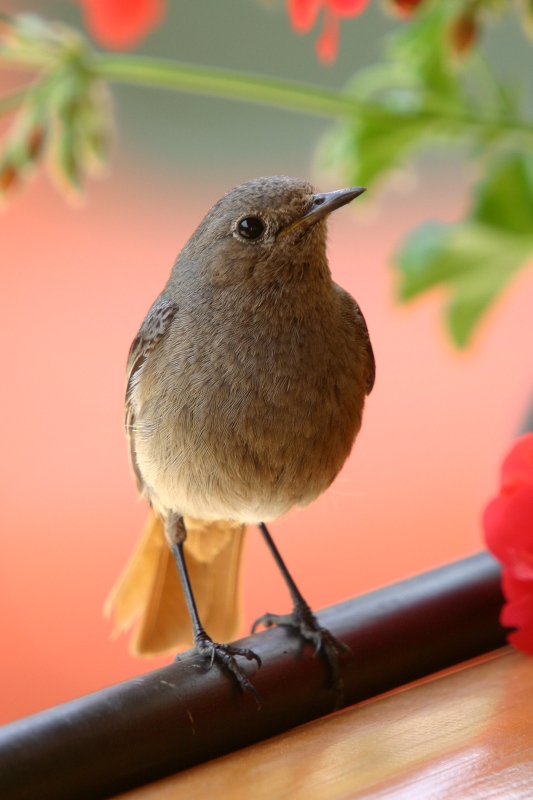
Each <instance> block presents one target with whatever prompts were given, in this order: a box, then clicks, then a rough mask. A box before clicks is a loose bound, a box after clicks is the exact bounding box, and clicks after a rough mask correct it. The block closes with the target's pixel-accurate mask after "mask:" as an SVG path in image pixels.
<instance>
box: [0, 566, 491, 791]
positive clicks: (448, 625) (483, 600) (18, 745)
mask: <svg viewBox="0 0 533 800" xmlns="http://www.w3.org/2000/svg"><path fill="white" fill-rule="evenodd" d="M502 602H503V598H502V595H501V590H500V574H499V567H498V565H497V564H496V562H495V561H493V560H492V558H491V557H490V556H489V555H488V554H486V553H480V554H479V555H476V556H472V557H471V558H467V559H465V560H463V561H458V562H456V563H453V564H450V565H448V566H445V567H442V568H440V569H437V570H433V571H432V572H428V573H425V574H423V575H419V576H417V577H415V578H411V579H409V580H406V581H402V582H400V583H397V584H394V585H393V586H388V587H386V588H384V589H380V590H378V591H375V592H371V593H370V594H367V595H363V596H362V597H357V598H355V599H353V600H348V601H346V602H345V603H340V604H339V605H336V606H332V607H331V608H328V609H325V610H324V611H322V612H320V613H319V614H318V617H319V619H320V621H321V623H322V624H323V625H324V626H326V627H328V628H329V629H330V630H331V631H332V632H333V633H334V634H335V635H336V636H337V637H338V638H340V639H341V640H342V641H344V642H346V644H348V645H349V646H350V647H351V649H352V650H353V653H354V655H355V661H354V663H353V664H350V663H349V662H348V663H347V664H346V665H345V666H344V669H343V678H344V682H345V687H346V697H345V703H346V705H351V704H353V703H357V702H359V701H361V700H363V699H366V698H369V697H372V696H374V695H377V694H381V693H382V692H385V691H387V690H389V689H393V688H395V687H398V686H402V685H403V684H405V683H408V682H410V681H413V680H416V679H417V678H421V677H423V676H425V675H429V674H431V673H433V672H436V671H437V670H440V669H443V668H445V667H448V666H451V665H453V664H457V663H460V662H461V661H464V660H466V659H469V658H473V657H474V656H477V655H480V654H481V653H485V652H488V651H490V650H493V649H495V648H497V647H500V646H502V645H503V644H505V633H504V631H503V630H502V628H501V627H500V625H499V622H498V617H499V612H500V608H501V605H502ZM241 645H242V646H245V647H252V648H253V649H254V650H255V651H256V652H257V653H258V655H259V656H260V657H261V659H262V662H263V666H262V668H261V669H260V670H258V671H257V672H255V673H254V670H255V667H254V665H253V664H250V665H249V669H250V674H251V679H252V680H253V683H254V685H255V686H256V687H257V690H258V691H259V693H260V695H261V700H262V703H261V708H258V707H257V704H256V702H255V699H254V697H253V696H252V695H251V694H240V693H239V692H238V690H237V689H236V688H235V686H234V684H233V682H232V681H231V680H230V679H229V678H228V676H226V675H224V674H222V673H221V672H220V671H219V669H218V667H216V666H215V667H213V668H212V669H211V670H210V671H206V669H205V668H204V666H203V665H202V663H201V662H200V661H199V660H198V658H197V657H196V656H195V655H194V654H192V653H190V652H189V653H185V654H183V655H182V656H181V657H180V660H179V662H176V663H174V664H171V665H169V666H168V667H164V668H163V669H159V670H156V671H155V672H151V673H148V674H146V675H143V676H142V677H140V678H135V679H133V680H129V681H126V682H124V683H121V684H118V685H117V686H111V687H110V688H108V689H104V690H102V691H100V692H95V693H94V694H91V695H88V696H86V697H82V698H80V699H79V700H74V701H73V702H70V703H65V704H64V705H62V706H58V707H56V708H52V709H50V710H48V711H44V712H42V713H40V714H36V715H35V716H32V717H28V718H26V719H23V720H20V721H18V722H14V723H12V724H10V725H6V726H4V727H3V728H1V729H0V797H1V798H2V800H37V798H38V800H101V799H102V798H107V797H111V796H113V795H115V794H118V793H119V792H122V791H126V790H127V789H130V788H133V787H135V786H139V785H141V784H143V783H147V782H149V781H152V780H155V779H157V778H161V777H163V776H165V775H168V774H170V773H172V772H175V771H177V770H181V769H185V768H186V767H190V766H192V765H194V764H198V763H200V762H202V761H206V760H208V759H211V758H214V757H216V756H220V755H222V754H224V753H228V752H230V751H232V750H236V749H238V748H240V747H244V746H245V745H249V744H252V743H254V742H257V741H260V740H261V739H265V738H267V737H269V736H273V735H274V734H277V733H280V732H281V731H284V730H287V729H289V728H291V727H294V726H296V725H299V724H301V723H303V722H307V721H309V720H311V719H314V718H316V717H319V716H322V715H324V714H327V713H328V712H330V711H331V710H332V707H333V702H334V698H333V693H332V691H331V689H330V688H329V687H328V680H327V671H326V668H325V666H324V663H323V661H322V659H321V658H320V656H318V657H313V653H312V650H310V649H308V648H307V647H305V649H302V643H301V641H300V639H299V638H298V637H297V636H296V635H294V634H292V633H290V632H288V631H287V630H285V629H271V630H267V631H264V632H262V633H259V634H256V635H255V636H253V637H248V638H246V639H243V640H242V642H241ZM252 673H253V674H252ZM38 679H39V675H38V665H36V680H38Z"/></svg>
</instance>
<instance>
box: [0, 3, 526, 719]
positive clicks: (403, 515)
mask: <svg viewBox="0 0 533 800" xmlns="http://www.w3.org/2000/svg"><path fill="white" fill-rule="evenodd" d="M2 6H3V10H4V11H7V12H12V11H13V12H14V11H21V10H33V11H38V12H39V13H40V14H42V15H43V16H45V17H48V18H51V19H62V20H64V21H66V22H69V23H72V24H74V25H77V26H80V27H81V26H82V20H81V12H80V8H79V7H78V6H77V5H76V4H72V3H67V2H59V0H57V1H55V2H54V1H51V2H33V3H32V2H27V3H21V2H7V3H3V4H2ZM401 24H404V23H402V22H401V21H399V20H398V19H396V18H394V17H393V16H390V15H386V14H384V13H383V11H382V9H381V8H380V6H379V4H377V3H371V5H370V6H369V8H368V10H367V11H366V12H365V14H364V15H363V16H361V17H359V18H356V19H353V20H348V21H345V22H343V24H342V28H341V44H340V51H339V56H338V58H337V61H336V63H335V64H334V65H333V66H331V67H327V68H326V67H324V66H322V65H321V64H319V63H318V62H317V60H316V57H315V53H314V49H313V37H312V36H311V37H310V36H306V37H302V36H296V35H295V34H294V32H293V31H292V30H291V28H290V25H289V22H288V19H287V15H286V13H285V6H284V4H283V3H276V2H267V0H264V2H259V0H257V2H253V0H224V2H223V3H220V2H213V0H211V2H208V1H207V0H204V1H203V2H198V0H179V1H178V0H175V1H171V2H169V3H168V11H167V14H166V17H165V20H164V23H163V24H162V26H161V27H160V28H158V29H157V30H155V31H154V32H153V33H151V34H150V35H149V36H148V37H147V38H146V39H145V40H144V41H143V43H142V44H141V45H140V46H139V48H138V50H139V52H144V53H147V54H159V55H164V56H167V57H169V58H176V59H179V60H183V61H189V62H192V63H198V64H208V65H213V66H221V67H232V68H236V69H246V70H251V71H255V72H261V73H264V74H268V75H271V76H280V77H286V78H293V79H295V80H305V81H309V82H312V83H315V84H322V85H325V86H332V87H340V86H341V85H342V84H343V83H344V82H345V81H346V80H347V79H348V78H349V77H350V76H351V75H352V74H353V72H354V71H355V70H356V69H357V68H358V67H359V66H363V65H366V64H369V63H373V62H374V61H377V60H378V59H379V58H380V56H381V55H382V49H383V39H384V36H385V35H386V34H387V33H388V32H389V31H391V30H393V29H394V28H396V27H398V26H399V25H401ZM487 47H488V48H489V49H490V50H491V53H492V56H493V58H494V59H495V60H496V62H497V63H499V65H500V67H501V69H502V70H503V71H504V72H506V73H507V74H508V75H509V76H511V77H512V76H513V75H515V74H516V75H517V76H519V75H521V74H522V72H523V71H524V69H525V66H524V65H525V64H526V63H529V57H530V56H529V54H530V45H529V44H528V43H527V42H526V41H525V40H524V38H523V35H522V33H521V32H520V31H519V30H518V27H517V25H516V23H515V22H514V20H513V19H512V18H509V19H508V20H507V21H506V22H505V23H504V24H503V25H499V26H498V31H497V35H495V34H491V32H490V31H489V33H488V41H487ZM10 80H11V78H10V76H9V75H6V74H2V75H1V77H0V81H1V82H2V83H1V86H0V88H4V89H5V88H8V87H9V85H10ZM113 102H114V107H115V118H116V141H115V145H114V148H113V154H112V159H111V164H110V169H109V173H108V174H107V175H106V176H103V178H102V180H93V181H91V182H89V184H88V185H87V190H86V195H85V198H84V200H83V202H81V203H78V204H75V205H72V204H70V205H69V204H68V203H66V202H65V199H64V198H63V197H62V196H61V195H60V194H58V193H57V192H56V190H55V188H54V187H53V186H51V185H50V183H49V181H48V180H47V178H46V177H44V176H43V175H42V173H39V174H38V175H37V176H36V177H35V178H34V179H33V180H32V181H31V183H30V184H29V186H28V187H26V188H25V189H24V190H23V191H21V192H20V193H18V194H17V195H16V197H15V198H14V200H13V201H12V202H11V203H10V205H9V206H8V207H6V208H5V209H4V210H3V211H2V212H1V216H0V281H1V284H0V303H1V311H0V327H1V333H0V336H1V341H2V343H3V346H2V370H1V375H2V379H1V386H2V391H1V414H0V441H1V443H2V444H1V458H0V470H1V477H0V486H1V492H2V502H1V504H0V642H1V645H0V651H1V664H2V666H1V675H2V679H1V681H0V722H1V723H3V722H7V721H9V720H12V719H15V718H17V717H21V716H23V715H27V714H30V713H33V712H36V711H39V710H40V709H43V708H46V707H48V706H51V705H55V704H57V703H60V702H64V701H66V700H69V699H72V698H74V697H77V696H79V695H81V694H84V693H87V692H90V691H94V690H96V689H99V688H101V687H104V686H106V685H109V684H111V683H114V682H117V681H121V680H124V679H126V678H129V677H131V676H134V675H137V674H140V673H142V672H144V671H146V670H148V669H153V668H155V667H157V666H159V665H161V664H163V663H168V661H169V659H163V660H150V661H142V660H137V659H134V658H132V657H130V656H129V654H128V651H127V645H128V642H127V636H122V637H120V638H119V639H117V640H113V639H112V638H111V630H112V625H111V622H110V621H109V620H106V619H104V618H103V615H102V606H103V603H104V600H105V598H106V596H107V594H108V592H109V590H110V588H111V587H112V585H113V584H114V582H115V580H116V578H117V576H118V574H119V573H120V571H121V570H122V568H123V566H124V564H125V562H126V560H127V558H128V556H129V553H130V551H131V549H132V547H133V545H134V543H135V541H136V538H137V536H138V534H139V533H140V530H141V527H142V525H143V522H144V520H145V518H146V508H145V505H144V503H143V502H142V501H138V499H137V495H136V490H135V487H134V484H133V481H132V479H131V476H130V473H129V468H128V461H127V455H126V445H125V439H124V432H123V394H124V370H125V362H126V357H127V352H128V348H129V345H130V343H131V340H132V339H133V337H134V336H135V334H136V332H137V330H138V327H139V325H140V323H141V322H142V320H143V318H144V315H145V313H146V311H147V310H148V308H149V306H150V305H151V303H152V301H153V299H154V298H155V296H156V295H157V294H158V293H159V291H160V290H161V288H162V286H163V284H164V282H165V281H166V279H167V276H168V273H169V271H170V268H171V266H172V263H173V261H174V258H175V257H176V255H177V253H178V252H179V250H180V249H181V247H182V246H183V245H184V243H185V242H186V240H187V239H188V237H189V236H190V234H191V233H192V232H193V230H194V229H195V227H196V226H197V224H198V223H199V221H200V220H201V218H202V217H203V216H204V214H205V213H206V212H207V210H208V209H209V208H210V207H211V205H212V204H213V203H214V202H215V201H216V200H217V199H218V198H219V197H220V196H221V195H222V194H223V193H224V192H225V191H227V190H228V189H230V188H232V187H233V186H235V185H237V184H239V183H242V182H243V181H246V180H248V179H250V178H252V177H256V176H258V175H267V174H289V175H294V176H300V177H303V178H307V179H309V180H311V181H312V182H314V183H315V184H318V185H319V187H320V189H322V190H326V189H331V188H339V186H338V184H335V183H334V178H333V176H332V175H330V174H326V173H325V172H323V171H321V169H320V168H319V167H318V166H317V164H316V159H315V149H316V145H317V143H318V141H319V139H320V136H321V135H322V134H323V133H324V132H325V131H326V130H327V129H328V127H329V126H330V125H331V123H328V122H327V121H325V120H320V119H318V118H314V117H311V116H305V115H299V114H296V113H291V112H289V111H277V110H273V109H268V108H261V107H253V106H251V105H247V104H245V103H237V102H230V101H226V100H214V99H209V98H206V97H192V96H185V95H182V94H179V93H173V92H165V91H162V90H155V89H143V88H139V87H132V86H128V87H126V86H113ZM472 178H473V176H472V174H471V173H470V171H469V168H468V167H466V166H465V162H464V160H463V159H462V158H461V156H460V154H457V152H456V153H455V154H451V153H448V152H446V151H445V150H442V151H439V152H435V151H433V152H432V153H428V154H427V155H426V156H424V157H423V158H420V159H418V160H417V161H416V164H415V166H414V167H412V168H410V170H409V171H408V172H406V173H403V174H401V175H399V176H398V178H397V179H395V180H394V181H392V182H388V183H387V184H386V186H385V185H384V186H383V187H382V188H378V189H377V190H376V189H374V190H373V192H372V196H371V197H370V198H368V200H367V202H366V204H363V203H360V204H358V203H354V204H353V206H351V207H350V208H346V209H342V210H341V211H339V212H337V214H335V216H334V218H333V219H332V220H331V224H330V246H329V257H330V265H331V268H332V272H333V275H334V278H335V280H336V281H337V282H338V283H340V284H341V285H342V286H343V287H345V288H346V289H347V290H348V291H349V292H350V293H351V294H353V296H354V297H355V298H356V299H357V300H358V302H359V303H360V305H361V307H362V309H363V312H364V314H365V317H366V320H367V323H368V326H369V329H370V333H371V337H372V342H373V345H374V350H375V354H376V360H377V381H376V386H375V389H374V391H373V393H372V394H371V396H370V397H369V399H368V402H367V409H366V414H365V419H364V424H363V429H362V432H361V434H360V436H359V439H358V441H357V444H356V446H355V448H354V451H353V453H352V456H351V458H350V459H349V461H348V463H347V465H346V467H345V469H344V470H343V472H342V474H341V475H340V476H339V478H338V479H337V481H336V482H335V483H334V485H333V486H332V487H331V489H330V490H329V491H328V492H327V494H326V495H325V496H323V497H322V498H321V499H320V500H319V501H317V502H316V503H314V504H313V505H312V506H311V507H309V508H307V509H305V510H301V511H295V512H292V513H291V514H289V515H288V516H287V517H286V518H284V519H281V520H279V521H277V522H276V523H274V524H272V532H273V534H274V536H275V538H276V540H277V542H278V544H279V547H280V549H281V551H282V553H283V555H284V556H285V557H286V560H287V563H288V565H289V567H290V568H291V569H292V572H293V575H294V577H295V579H296V581H297V583H298V585H299V586H300V588H301V590H302V593H303V594H304V596H305V597H306V598H307V600H308V601H309V603H310V604H311V605H312V606H313V607H314V608H315V609H319V608H321V607H323V606H327V605H330V604H332V603H336V602H338V601H341V600H343V599H345V598H347V597H350V596H353V595H357V594H360V593H362V592H366V591H369V590H372V589H375V588H377V587H379V586H382V585H385V584H387V583H390V582H393V581H397V580H400V579H402V578H405V577H408V576H410V575H414V574H416V573H418V572H421V571H424V570H428V569H431V568H433V567H436V566H439V565H441V564H444V563H447V562H449V561H452V560H454V559H459V558H462V557H464V556H467V555H470V554H472V553H475V552H476V551H478V550H480V549H481V548H482V547H483V542H482V535H481V529H480V522H479V520H480V514H481V512H482V509H483V507H484V505H485V503H486V502H487V500H488V499H489V498H490V496H491V494H492V493H493V492H494V491H495V488H496V486H497V481H498V471H499V464H500V462H501V459H502V457H503V455H504V453H505V452H506V450H507V447H508V444H509V442H510V440H511V438H512V437H513V436H514V435H516V434H517V432H518V431H519V430H520V429H521V427H522V425H523V424H524V421H525V419H526V417H527V411H528V408H529V405H530V400H531V392H532V383H533V374H532V371H531V363H530V362H531V359H530V358H529V359H528V358H527V357H525V354H524V333H525V331H526V330H527V328H526V325H528V323H530V318H531V308H533V272H532V271H531V270H529V271H527V270H526V271H523V272H522V273H521V274H520V275H519V276H518V278H517V280H516V281H515V282H514V283H513V284H512V286H511V288H510V289H509V290H508V291H507V292H506V294H505V296H504V297H503V298H502V299H500V300H499V302H498V303H497V304H496V306H495V307H494V308H493V309H492V310H491V312H490V313H489V315H488V316H487V318H486V320H485V321H484V323H483V325H482V326H481V328H480V330H479V332H478V334H477V336H476V338H475V340H474V343H473V345H471V346H470V347H469V348H468V349H467V350H466V351H464V352H461V353H459V352H457V351H456V350H454V349H453V347H452V345H451V344H450V343H449V341H448V338H447V335H446V333H445V331H444V329H443V327H442V324H441V311H440V298H439V296H438V294H432V295H431V296H428V297H424V298H422V299H421V300H419V301H417V302H416V303H414V304H412V305H409V306H405V307H400V306H398V305H397V304H396V303H395V301H394V290H395V280H396V278H395V275H394V272H393V271H392V269H391V259H392V254H393V253H394V251H395V250H396V249H397V248H398V246H399V243H400V242H401V241H402V239H403V238H404V237H405V235H406V234H407V233H408V232H409V231H410V230H411V229H412V228H413V227H414V226H415V225H416V224H418V223H420V222H421V221H423V220H425V219H439V220H444V221H447V220H455V219H457V218H458V217H459V216H460V215H461V213H462V212H463V211H464V209H465V207H466V204H467V200H468V190H469V186H470V184H471V181H472ZM530 352H531V350H530V349H529V353H530ZM243 601H244V618H245V624H244V627H243V634H244V633H245V632H246V631H247V630H249V627H250V624H251V622H252V621H253V620H254V619H255V618H256V617H257V616H259V615H260V614H262V613H263V612H265V611H267V610H268V611H271V612H283V611H287V610H289V608H290V600H289V597H288V595H287V593H286V591H285V589H284V587H283V585H282V583H281V580H280V578H279V576H278V574H277V571H276V569H275V568H274V566H273V563H272V561H271V558H270V556H269V554H268V553H267V552H266V550H265V547H264V545H263V544H262V542H261V541H260V537H259V535H258V533H257V531H255V530H251V531H250V534H249V538H248V544H247V549H246V553H245V559H244V567H243Z"/></svg>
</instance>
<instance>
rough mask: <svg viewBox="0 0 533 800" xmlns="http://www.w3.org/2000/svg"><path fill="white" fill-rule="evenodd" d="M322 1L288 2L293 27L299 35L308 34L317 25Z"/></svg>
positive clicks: (291, 0) (298, 0) (297, 0)
mask: <svg viewBox="0 0 533 800" xmlns="http://www.w3.org/2000/svg"><path fill="white" fill-rule="evenodd" d="M321 3H322V0H288V3H287V10H288V13H289V19H290V21H291V25H292V27H293V28H294V30H295V31H297V32H298V33H308V32H309V31H310V30H311V28H312V27H313V25H314V24H315V22H316V20H317V17H318V11H319V9H320V5H321Z"/></svg>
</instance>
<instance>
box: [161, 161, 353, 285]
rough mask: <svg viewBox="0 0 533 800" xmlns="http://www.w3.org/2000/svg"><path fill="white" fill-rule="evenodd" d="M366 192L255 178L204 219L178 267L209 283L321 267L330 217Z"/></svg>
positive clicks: (262, 279) (264, 278)
mask: <svg viewBox="0 0 533 800" xmlns="http://www.w3.org/2000/svg"><path fill="white" fill-rule="evenodd" d="M363 192H364V189H363V188H361V187H358V186H356V187H350V188H348V189H340V190H338V191H334V192H317V191H316V190H315V189H314V188H313V186H311V185H310V184H309V183H307V181H303V180H299V179H297V178H288V177H285V176H271V177H264V178H256V179H254V180H251V181H249V182H248V183H244V184H242V185H241V186H237V187H236V188H235V189H232V190H231V191H230V192H228V193H227V194H226V195H224V197H222V198H221V199H220V200H219V201H218V203H216V204H215V205H214V206H213V208H212V209H211V210H210V211H209V212H208V214H207V215H206V216H205V217H204V219H203V221H202V222H201V223H200V225H199V226H198V228H197V229H196V231H195V232H194V234H193V235H192V237H191V238H190V240H189V241H188V243H187V245H186V246H185V248H184V249H183V251H182V253H181V254H180V257H179V258H178V261H177V262H176V269H178V270H179V269H181V268H183V267H184V266H185V264H190V265H192V264H194V269H195V271H196V275H197V276H198V277H200V275H201V276H202V277H203V278H204V279H206V280H208V281H209V282H210V283H211V284H233V285H235V284H238V283H246V282H247V281H250V280H251V279H252V278H253V280H254V283H257V282H258V281H259V283H268V282H271V281H280V280H284V279H285V280H288V279H290V278H294V277H301V276H302V275H303V274H305V273H307V274H310V275H311V276H312V275H313V273H317V274H318V272H319V271H326V272H327V274H328V275H329V271H328V267H327V260H326V221H327V218H328V215H329V214H330V213H331V212H332V211H334V210H335V209H337V208H340V207H341V206H343V205H345V204H346V203H349V202H350V201H351V200H353V199H354V198H356V197H358V196H359V195H360V194H362V193H363Z"/></svg>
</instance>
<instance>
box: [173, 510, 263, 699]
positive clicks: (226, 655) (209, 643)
mask: <svg viewBox="0 0 533 800" xmlns="http://www.w3.org/2000/svg"><path fill="white" fill-rule="evenodd" d="M165 533H166V536H167V539H168V541H169V543H170V546H171V549H172V554H173V556H174V559H175V561H176V566H177V568H178V572H179V576H180V580H181V585H182V587H183V592H184V594H185V600H186V602H187V608H188V609H189V614H190V616H191V621H192V627H193V633H194V644H195V647H196V650H197V652H198V653H199V655H201V656H202V658H204V659H206V660H207V661H209V667H212V666H213V662H214V661H217V662H219V663H220V664H222V665H223V666H224V667H225V669H227V670H228V671H229V672H231V674H232V675H233V677H234V678H235V680H236V681H237V683H238V685H239V688H240V689H241V690H242V691H243V692H246V691H248V692H252V694H253V695H254V696H255V698H256V700H257V701H258V702H259V695H258V693H257V690H256V688H255V687H254V686H253V685H252V684H251V683H250V681H249V680H248V678H247V677H246V675H245V674H244V672H243V671H242V670H241V668H240V667H239V665H238V664H237V662H236V660H235V656H244V658H246V659H248V661H252V660H255V661H257V664H258V666H261V659H260V658H259V656H258V655H257V654H256V653H254V652H253V651H252V650H247V649H244V648H241V647H234V646H233V645H230V644H218V643H217V642H214V641H213V640H212V639H211V637H210V636H209V635H208V634H207V633H206V631H205V630H204V628H203V626H202V623H201V622H200V617H199V615H198V609H197V607H196V601H195V599H194V595H193V592H192V587H191V582H190V579H189V573H188V571H187V565H186V564H185V558H184V554H183V543H184V542H185V539H186V538H187V531H186V529H185V523H184V521H183V517H181V516H179V515H178V514H176V513H174V512H173V511H171V512H170V513H169V515H168V517H167V521H166V529H165Z"/></svg>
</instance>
